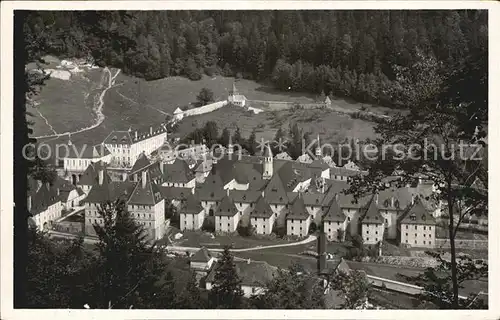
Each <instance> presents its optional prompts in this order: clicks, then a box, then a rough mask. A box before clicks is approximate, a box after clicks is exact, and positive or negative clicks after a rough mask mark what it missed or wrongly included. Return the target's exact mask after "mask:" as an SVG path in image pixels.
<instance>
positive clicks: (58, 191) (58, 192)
mask: <svg viewBox="0 0 500 320" xmlns="http://www.w3.org/2000/svg"><path fill="white" fill-rule="evenodd" d="M57 195H58V196H59V195H61V191H60V190H59V188H57Z"/></svg>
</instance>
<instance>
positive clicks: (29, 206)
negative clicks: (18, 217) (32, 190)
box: [27, 196, 31, 212]
mask: <svg viewBox="0 0 500 320" xmlns="http://www.w3.org/2000/svg"><path fill="white" fill-rule="evenodd" d="M27 204H28V206H27V207H28V212H30V211H31V196H28V203H27Z"/></svg>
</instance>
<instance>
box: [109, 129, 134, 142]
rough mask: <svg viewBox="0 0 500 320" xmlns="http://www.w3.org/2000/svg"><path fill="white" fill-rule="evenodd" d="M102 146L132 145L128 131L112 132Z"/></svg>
mask: <svg viewBox="0 0 500 320" xmlns="http://www.w3.org/2000/svg"><path fill="white" fill-rule="evenodd" d="M103 143H104V144H128V145H131V144H132V137H131V136H130V132H129V131H112V132H111V133H110V134H109V135H108V136H107V137H106V138H105V139H104V141H103Z"/></svg>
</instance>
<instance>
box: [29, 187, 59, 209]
mask: <svg viewBox="0 0 500 320" xmlns="http://www.w3.org/2000/svg"><path fill="white" fill-rule="evenodd" d="M59 201H60V196H58V195H57V189H56V188H55V187H54V186H52V185H50V184H48V183H43V184H42V185H41V187H40V189H39V190H38V191H36V189H35V192H33V193H32V195H31V211H30V213H31V214H32V215H37V214H39V213H41V212H43V211H45V210H47V208H48V207H49V206H51V205H53V204H55V203H57V202H59Z"/></svg>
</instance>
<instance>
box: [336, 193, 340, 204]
mask: <svg viewBox="0 0 500 320" xmlns="http://www.w3.org/2000/svg"><path fill="white" fill-rule="evenodd" d="M335 201H337V202H338V201H339V194H338V193H336V194H335Z"/></svg>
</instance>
